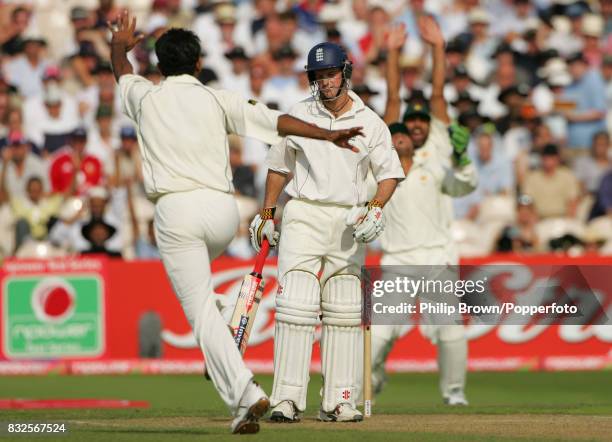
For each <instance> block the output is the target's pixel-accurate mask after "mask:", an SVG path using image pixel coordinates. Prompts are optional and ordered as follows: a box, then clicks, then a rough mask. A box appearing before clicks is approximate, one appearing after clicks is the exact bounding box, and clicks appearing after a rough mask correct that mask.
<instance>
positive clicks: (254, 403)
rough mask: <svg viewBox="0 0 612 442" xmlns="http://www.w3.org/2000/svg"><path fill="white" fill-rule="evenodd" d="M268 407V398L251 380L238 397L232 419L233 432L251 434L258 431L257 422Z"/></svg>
mask: <svg viewBox="0 0 612 442" xmlns="http://www.w3.org/2000/svg"><path fill="white" fill-rule="evenodd" d="M268 408H270V399H268V396H267V395H266V393H264V391H263V390H262V389H261V388H260V387H259V385H258V384H257V383H256V382H254V381H251V383H250V384H249V386H248V387H247V388H246V391H245V392H244V394H243V395H242V399H240V403H239V404H238V410H237V411H236V418H235V419H234V420H233V421H232V425H231V429H232V433H233V434H251V433H257V432H258V431H259V423H258V422H257V421H258V420H259V418H261V417H262V416H263V415H264V414H266V413H267V411H268Z"/></svg>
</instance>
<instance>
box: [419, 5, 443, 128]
mask: <svg viewBox="0 0 612 442" xmlns="http://www.w3.org/2000/svg"><path fill="white" fill-rule="evenodd" d="M418 26H419V33H420V34H421V38H422V39H423V40H424V41H425V42H426V43H427V44H429V45H430V46H431V54H432V57H433V68H432V75H431V99H430V102H429V104H430V107H431V113H432V115H433V116H434V117H435V118H437V119H438V120H440V121H442V122H443V123H444V124H449V123H450V118H449V117H448V113H447V111H446V100H445V99H444V81H445V76H446V69H445V56H446V54H445V52H444V36H443V35H442V31H441V30H440V27H439V26H438V23H436V21H435V20H434V18H433V17H430V16H428V15H423V16H421V17H419V20H418Z"/></svg>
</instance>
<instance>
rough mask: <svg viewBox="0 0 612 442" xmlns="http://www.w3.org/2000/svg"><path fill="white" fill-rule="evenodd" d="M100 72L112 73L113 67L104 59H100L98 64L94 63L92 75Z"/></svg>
mask: <svg viewBox="0 0 612 442" xmlns="http://www.w3.org/2000/svg"><path fill="white" fill-rule="evenodd" d="M102 73H106V74H112V73H113V67H112V66H111V64H110V63H108V62H106V61H101V62H99V63H98V64H96V67H95V68H94V70H93V74H94V75H99V74H102Z"/></svg>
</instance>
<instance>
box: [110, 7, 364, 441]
mask: <svg viewBox="0 0 612 442" xmlns="http://www.w3.org/2000/svg"><path fill="white" fill-rule="evenodd" d="M135 28H136V21H135V19H131V18H130V16H129V14H128V12H127V11H124V12H123V13H122V14H121V15H120V17H119V20H118V22H117V23H116V24H113V25H111V24H110V23H109V29H110V31H111V33H112V40H111V61H112V64H113V71H114V74H115V78H116V79H117V81H118V83H119V88H120V91H121V100H122V106H123V110H124V112H125V113H126V115H127V116H128V117H129V118H130V119H131V120H132V121H133V122H134V124H135V125H136V129H137V133H138V141H139V145H140V150H141V154H142V158H143V172H144V173H143V174H144V184H145V190H146V193H147V196H148V198H149V199H151V200H152V201H154V202H155V235H156V238H157V244H158V247H159V251H160V254H161V257H162V260H163V263H164V267H165V268H166V272H167V273H168V276H169V278H170V281H171V282H172V286H173V288H174V292H175V293H176V296H177V298H178V299H179V301H180V303H181V305H182V307H183V311H184V312H185V316H186V317H187V320H188V321H189V324H190V325H191V327H192V329H193V333H194V335H195V339H196V342H197V343H198V345H199V346H200V348H201V350H202V352H203V354H204V356H205V358H206V366H207V369H208V373H209V375H210V377H211V379H212V381H213V383H214V385H215V387H216V388H217V391H218V392H219V394H220V395H221V398H222V399H223V401H224V402H225V403H226V404H227V405H228V407H229V408H230V410H231V411H232V413H233V415H234V417H235V418H234V420H233V422H232V424H231V430H232V432H233V433H255V432H257V431H259V424H258V422H257V421H258V419H259V418H260V417H261V416H262V415H263V414H265V413H266V412H267V410H268V408H269V399H268V397H267V396H266V394H265V393H264V392H263V390H262V389H261V388H260V387H259V386H258V385H257V384H256V383H255V382H254V381H253V373H251V371H250V370H249V369H247V367H246V366H245V364H244V362H243V360H242V358H241V355H240V352H239V351H238V348H237V347H236V345H235V344H234V340H233V338H232V336H231V333H230V332H229V330H228V328H227V325H226V323H225V321H224V320H223V318H222V317H221V314H220V313H219V311H218V309H217V307H216V305H215V302H214V297H213V296H212V295H213V288H212V283H211V272H210V261H211V260H212V259H214V258H215V257H217V256H218V255H219V254H220V253H221V252H222V251H223V250H224V249H225V248H226V246H227V245H228V244H229V242H230V241H231V240H232V238H233V237H234V235H235V233H236V230H237V228H238V222H239V218H238V210H237V207H236V202H235V200H234V197H233V195H232V194H233V191H234V189H233V186H232V173H231V168H230V164H229V153H228V152H229V148H228V138H227V135H228V134H229V133H234V134H238V135H243V136H251V137H255V138H258V139H260V140H262V141H264V142H267V143H274V142H276V141H280V140H281V138H280V137H279V135H281V136H283V135H297V136H304V137H314V138H320V139H324V140H327V141H330V143H328V144H327V145H325V146H318V148H320V149H322V152H321V154H322V155H326V154H328V151H329V150H331V149H332V148H334V149H335V148H336V146H334V144H332V143H335V144H336V145H338V146H340V147H342V148H351V146H350V144H349V141H348V140H349V139H351V138H354V137H356V136H357V135H359V134H361V131H360V130H359V128H352V129H349V126H348V125H344V126H342V129H340V126H337V128H338V129H340V130H324V129H319V128H317V127H313V126H311V125H310V124H307V123H305V122H303V121H300V120H298V119H296V118H294V117H291V116H289V115H282V114H280V113H278V112H274V111H272V110H270V109H268V108H267V107H266V106H264V105H262V104H259V103H257V102H255V101H252V100H250V101H247V100H246V99H244V98H242V97H241V96H239V95H237V94H234V93H231V92H228V91H220V90H214V89H211V88H208V87H206V86H204V85H202V84H201V83H200V82H199V81H198V80H197V78H196V77H195V75H196V74H197V72H199V71H200V69H201V61H200V56H201V53H202V49H201V46H200V41H199V39H198V37H197V36H196V35H195V34H193V33H192V32H191V31H187V30H184V29H170V30H168V31H166V32H165V33H164V34H163V35H162V36H161V37H160V38H159V39H158V40H157V42H156V43H155V53H156V55H157V58H158V59H159V64H158V67H159V70H160V72H161V73H162V75H163V76H164V80H163V81H162V82H161V84H160V85H154V84H153V83H152V82H150V81H148V80H147V79H145V78H144V77H141V76H139V75H134V74H133V71H132V66H131V65H130V63H129V61H128V59H127V52H129V51H130V50H131V49H132V48H133V47H134V46H135V45H136V44H138V42H139V41H140V38H139V37H137V36H136V35H135V33H134V31H135ZM337 150H341V149H337ZM342 150H346V153H351V152H350V151H349V150H348V149H342ZM351 155H353V153H351Z"/></svg>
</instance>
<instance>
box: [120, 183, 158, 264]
mask: <svg viewBox="0 0 612 442" xmlns="http://www.w3.org/2000/svg"><path fill="white" fill-rule="evenodd" d="M125 188H126V191H127V206H128V213H129V214H130V222H131V225H132V241H133V245H134V253H135V254H136V258H137V259H154V260H159V259H161V256H160V254H159V250H157V241H156V239H155V226H154V224H153V219H152V218H151V219H149V220H147V231H146V234H145V235H142V233H141V229H140V222H139V220H138V217H137V216H136V209H135V208H134V194H133V191H132V188H133V183H132V182H131V181H130V180H129V179H127V180H126V181H125Z"/></svg>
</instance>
